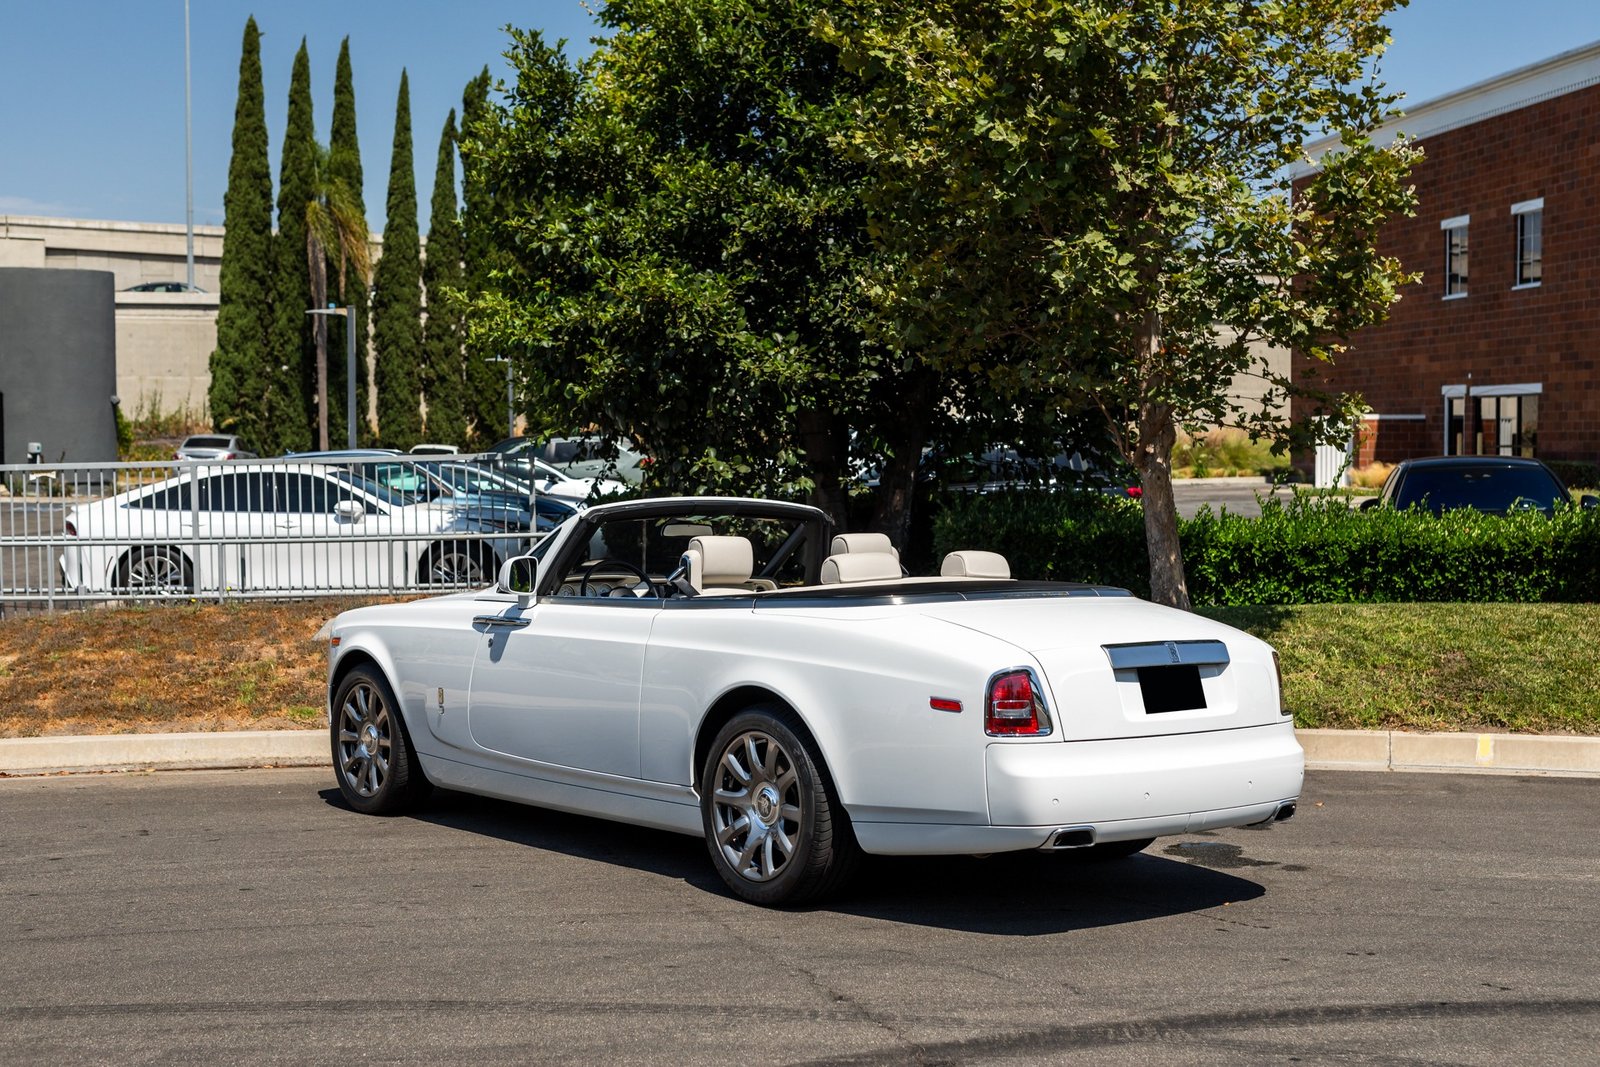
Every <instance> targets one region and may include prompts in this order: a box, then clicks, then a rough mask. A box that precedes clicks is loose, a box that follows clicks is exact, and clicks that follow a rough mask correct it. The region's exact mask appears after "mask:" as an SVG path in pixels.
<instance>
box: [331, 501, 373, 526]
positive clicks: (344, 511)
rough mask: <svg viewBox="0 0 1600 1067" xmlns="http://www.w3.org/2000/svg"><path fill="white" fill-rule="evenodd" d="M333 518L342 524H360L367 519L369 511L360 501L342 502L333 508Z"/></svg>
mask: <svg viewBox="0 0 1600 1067" xmlns="http://www.w3.org/2000/svg"><path fill="white" fill-rule="evenodd" d="M333 517H334V518H336V519H338V520H339V521H340V522H360V521H362V520H363V519H365V518H366V517H367V509H366V507H365V506H363V505H362V503H361V501H359V500H341V501H339V502H338V503H337V504H335V505H334V506H333Z"/></svg>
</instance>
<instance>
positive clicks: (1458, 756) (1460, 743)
mask: <svg viewBox="0 0 1600 1067" xmlns="http://www.w3.org/2000/svg"><path fill="white" fill-rule="evenodd" d="M1295 736H1296V737H1298V738H1299V739H1300V744H1301V746H1302V747H1304V748H1305V750H1306V766H1307V767H1308V768H1311V769H1313V770H1350V771H1452V772H1456V773H1461V772H1473V773H1479V774H1560V775H1573V776H1579V777H1586V778H1595V777H1600V737H1551V736H1547V735H1543V734H1459V733H1437V734H1412V733H1402V732H1400V731H1398V730H1296V731H1295Z"/></svg>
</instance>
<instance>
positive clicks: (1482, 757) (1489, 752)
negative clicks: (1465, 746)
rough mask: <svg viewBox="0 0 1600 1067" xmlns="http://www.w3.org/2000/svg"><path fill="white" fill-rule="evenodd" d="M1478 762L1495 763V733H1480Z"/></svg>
mask: <svg viewBox="0 0 1600 1067" xmlns="http://www.w3.org/2000/svg"><path fill="white" fill-rule="evenodd" d="M1478 762H1479V763H1493V762H1494V735H1493V734H1479V735H1478Z"/></svg>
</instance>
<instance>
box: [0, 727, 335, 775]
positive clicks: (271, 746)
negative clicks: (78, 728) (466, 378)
mask: <svg viewBox="0 0 1600 1067" xmlns="http://www.w3.org/2000/svg"><path fill="white" fill-rule="evenodd" d="M332 758H333V757H332V756H331V755H330V753H329V749H328V731H327V730H239V731H234V732H231V733H189V734H96V735H92V736H76V737H11V738H4V739H0V774H13V775H16V774H56V773H60V772H62V771H136V770H155V771H178V770H198V769H202V768H227V767H309V766H315V765H317V764H326V763H330V762H332Z"/></svg>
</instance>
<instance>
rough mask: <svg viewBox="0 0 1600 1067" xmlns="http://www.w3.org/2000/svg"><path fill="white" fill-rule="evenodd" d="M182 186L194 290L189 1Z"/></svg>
mask: <svg viewBox="0 0 1600 1067" xmlns="http://www.w3.org/2000/svg"><path fill="white" fill-rule="evenodd" d="M183 184H184V215H185V217H186V218H187V219H188V232H189V245H188V254H187V256H186V257H185V259H186V262H187V263H188V268H189V272H188V279H189V289H190V291H191V292H192V291H193V290H194V88H193V84H192V79H191V78H190V76H189V0H183Z"/></svg>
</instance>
